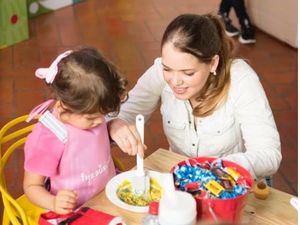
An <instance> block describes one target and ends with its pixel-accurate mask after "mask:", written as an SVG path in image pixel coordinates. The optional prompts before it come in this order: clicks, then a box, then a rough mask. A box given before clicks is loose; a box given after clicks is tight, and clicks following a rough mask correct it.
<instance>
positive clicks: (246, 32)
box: [239, 20, 256, 44]
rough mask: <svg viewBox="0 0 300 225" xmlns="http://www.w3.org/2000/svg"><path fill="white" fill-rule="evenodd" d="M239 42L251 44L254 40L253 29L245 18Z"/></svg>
mask: <svg viewBox="0 0 300 225" xmlns="http://www.w3.org/2000/svg"><path fill="white" fill-rule="evenodd" d="M239 42H240V43H242V44H253V43H255V42H256V39H255V32H254V29H253V27H252V26H251V24H250V23H249V22H248V21H247V20H246V21H245V24H244V26H242V28H241V35H240V36H239Z"/></svg>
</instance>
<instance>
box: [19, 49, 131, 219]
mask: <svg viewBox="0 0 300 225" xmlns="http://www.w3.org/2000/svg"><path fill="white" fill-rule="evenodd" d="M36 76H37V77H39V78H41V79H45V82H46V83H47V84H48V86H49V88H50V90H51V92H52V94H53V99H50V100H48V101H46V102H44V103H42V104H41V105H39V106H37V107H36V108H35V109H34V110H33V111H32V112H31V113H30V115H29V118H28V121H30V120H31V119H33V118H35V117H39V122H38V123H37V124H36V126H35V127H34V129H33V131H32V133H31V134H30V135H29V136H28V139H27V142H26V144H25V164H24V167H25V175H24V185H23V186H24V192H25V194H26V195H27V197H28V198H29V199H30V200H31V201H32V202H33V203H35V204H36V205H38V206H40V207H42V208H46V209H49V210H52V211H55V212H56V213H59V214H67V213H69V212H71V211H72V210H74V209H75V208H76V207H78V206H80V205H82V204H83V203H84V202H85V201H87V200H88V199H90V198H91V197H93V196H94V195H95V194H97V193H98V192H100V191H101V190H103V189H104V187H105V185H106V183H107V182H108V181H109V180H110V178H112V177H113V176H114V175H115V167H114V164H113V161H112V158H111V154H110V143H109V136H108V132H107V126H106V122H105V119H104V116H105V115H106V114H108V113H112V112H118V111H119V108H120V104H121V102H122V98H123V97H124V95H125V86H126V84H127V81H126V80H125V79H124V78H122V77H121V76H120V74H119V73H118V71H117V70H116V68H115V67H114V66H113V65H112V64H111V63H110V62H108V61H107V60H106V59H105V58H104V57H103V56H102V55H101V54H100V53H99V52H98V51H97V50H95V49H93V48H82V49H79V50H76V51H66V52H64V53H63V54H61V55H59V56H58V57H57V58H56V59H55V60H54V62H53V63H52V64H51V65H50V67H49V68H40V69H38V70H37V71H36ZM46 178H50V183H51V187H50V192H49V191H48V190H46V188H45V180H46Z"/></svg>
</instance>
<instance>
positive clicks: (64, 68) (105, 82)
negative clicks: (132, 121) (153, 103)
mask: <svg viewBox="0 0 300 225" xmlns="http://www.w3.org/2000/svg"><path fill="white" fill-rule="evenodd" d="M126 85H127V80H126V79H125V78H124V77H122V76H121V75H120V73H119V72H118V70H117V69H116V67H115V66H114V65H113V64H112V63H110V62H109V61H108V60H107V59H105V58H104V57H103V56H102V55H101V54H100V52H99V51H97V50H96V49H94V48H90V47H84V48H81V49H79V50H75V51H73V52H72V53H71V54H70V55H68V56H67V57H65V58H63V59H62V60H61V61H60V62H59V63H58V72H57V75H56V77H55V79H54V81H53V83H52V84H50V88H51V90H52V92H53V94H54V97H55V98H56V99H57V100H60V101H61V102H62V103H63V105H64V106H65V107H66V110H68V111H71V112H74V113H78V114H81V113H97V112H100V113H102V114H108V113H111V112H116V113H117V112H119V109H120V105H121V103H122V99H124V97H125V96H126V90H125V87H126Z"/></svg>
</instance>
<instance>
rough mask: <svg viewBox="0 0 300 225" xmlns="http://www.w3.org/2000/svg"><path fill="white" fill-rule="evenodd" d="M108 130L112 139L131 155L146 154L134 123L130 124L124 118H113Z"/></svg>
mask: <svg viewBox="0 0 300 225" xmlns="http://www.w3.org/2000/svg"><path fill="white" fill-rule="evenodd" d="M108 131H109V134H110V137H111V139H112V140H114V141H115V142H116V143H117V145H118V146H119V147H120V148H121V150H122V151H123V152H126V153H127V154H129V155H136V154H137V153H138V154H139V155H140V156H142V157H143V156H144V149H146V148H147V147H146V146H145V145H143V144H142V142H141V138H140V136H139V134H138V132H137V129H136V127H135V125H134V124H129V123H127V122H126V121H124V120H122V119H113V120H111V121H109V122H108Z"/></svg>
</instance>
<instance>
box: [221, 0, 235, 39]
mask: <svg viewBox="0 0 300 225" xmlns="http://www.w3.org/2000/svg"><path fill="white" fill-rule="evenodd" d="M231 7H233V0H222V1H221V3H220V7H219V12H218V14H219V15H220V16H221V18H222V20H223V22H224V25H225V31H226V34H227V35H228V36H229V37H234V36H236V35H238V34H239V33H240V32H239V30H238V29H237V28H236V27H234V26H233V25H232V23H231V19H229V12H230V9H231Z"/></svg>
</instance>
